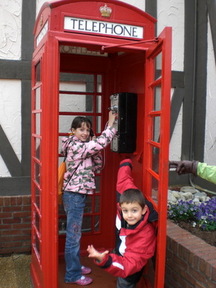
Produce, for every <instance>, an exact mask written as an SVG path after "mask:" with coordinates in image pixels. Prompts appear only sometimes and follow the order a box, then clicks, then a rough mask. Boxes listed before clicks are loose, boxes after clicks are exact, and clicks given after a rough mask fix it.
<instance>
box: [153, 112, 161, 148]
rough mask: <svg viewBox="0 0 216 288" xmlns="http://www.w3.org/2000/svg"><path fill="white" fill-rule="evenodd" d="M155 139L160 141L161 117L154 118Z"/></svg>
mask: <svg viewBox="0 0 216 288" xmlns="http://www.w3.org/2000/svg"><path fill="white" fill-rule="evenodd" d="M153 141H154V142H158V143H159V142H160V117H159V116H158V117H154V118H153Z"/></svg>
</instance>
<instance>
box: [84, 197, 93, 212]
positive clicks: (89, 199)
mask: <svg viewBox="0 0 216 288" xmlns="http://www.w3.org/2000/svg"><path fill="white" fill-rule="evenodd" d="M93 197H94V196H93V195H92V196H90V195H88V197H87V198H86V205H85V209H84V213H92V212H93V211H92V210H93V209H92V200H93Z"/></svg>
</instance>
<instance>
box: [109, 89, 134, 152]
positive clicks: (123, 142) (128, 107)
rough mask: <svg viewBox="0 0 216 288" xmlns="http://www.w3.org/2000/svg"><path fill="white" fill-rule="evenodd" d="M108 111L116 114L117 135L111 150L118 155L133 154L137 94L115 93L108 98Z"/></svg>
mask: <svg viewBox="0 0 216 288" xmlns="http://www.w3.org/2000/svg"><path fill="white" fill-rule="evenodd" d="M110 102H111V107H110V110H112V111H114V112H115V113H117V114H118V117H117V119H116V121H115V123H114V126H115V128H116V130H117V131H118V132H117V134H116V135H115V136H114V138H113V140H112V143H111V150H112V151H113V152H118V153H133V152H134V151H135V150H136V130H137V128H136V127H137V125H136V124H137V123H136V122H137V94H135V93H128V92H124V93H116V94H113V95H111V96H110Z"/></svg>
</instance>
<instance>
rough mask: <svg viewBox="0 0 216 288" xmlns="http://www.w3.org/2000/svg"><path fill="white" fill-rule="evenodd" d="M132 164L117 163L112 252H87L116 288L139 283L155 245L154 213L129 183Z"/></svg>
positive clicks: (132, 287)
mask: <svg viewBox="0 0 216 288" xmlns="http://www.w3.org/2000/svg"><path fill="white" fill-rule="evenodd" d="M131 169H132V162H131V160H130V159H125V160H123V161H122V162H121V163H120V167H119V171H118V178H117V193H118V195H117V196H118V203H117V216H116V228H117V241H116V251H115V253H109V251H105V252H103V253H100V252H98V251H97V250H96V249H95V248H94V247H93V245H89V246H88V248H87V251H88V253H89V257H90V258H94V259H95V263H96V264H97V265H98V266H100V267H101V268H103V269H105V270H106V271H107V272H109V273H111V274H112V275H114V276H117V277H118V279H117V286H116V287H117V288H134V287H136V283H137V282H138V281H139V280H140V277H141V275H142V272H143V268H144V266H145V265H146V263H147V261H148V259H150V258H151V257H153V255H154V252H155V246H156V234H155V228H154V226H153V224H152V223H151V222H154V221H157V219H158V215H157V212H156V211H155V210H154V209H153V205H152V204H151V203H150V202H148V201H147V200H146V199H145V198H144V196H143V194H142V193H141V191H139V190H138V189H137V187H136V186H135V185H134V183H133V178H132V176H131Z"/></svg>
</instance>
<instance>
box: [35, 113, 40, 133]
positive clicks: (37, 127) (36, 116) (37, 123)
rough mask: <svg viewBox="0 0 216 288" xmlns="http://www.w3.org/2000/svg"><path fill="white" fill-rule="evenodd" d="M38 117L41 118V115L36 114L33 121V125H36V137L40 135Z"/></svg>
mask: <svg viewBox="0 0 216 288" xmlns="http://www.w3.org/2000/svg"><path fill="white" fill-rule="evenodd" d="M40 117H41V114H40V113H36V114H35V118H36V120H35V124H36V127H35V128H36V131H35V133H36V134H37V135H40V133H41V129H40V128H41V127H40V122H41V119H40Z"/></svg>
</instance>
